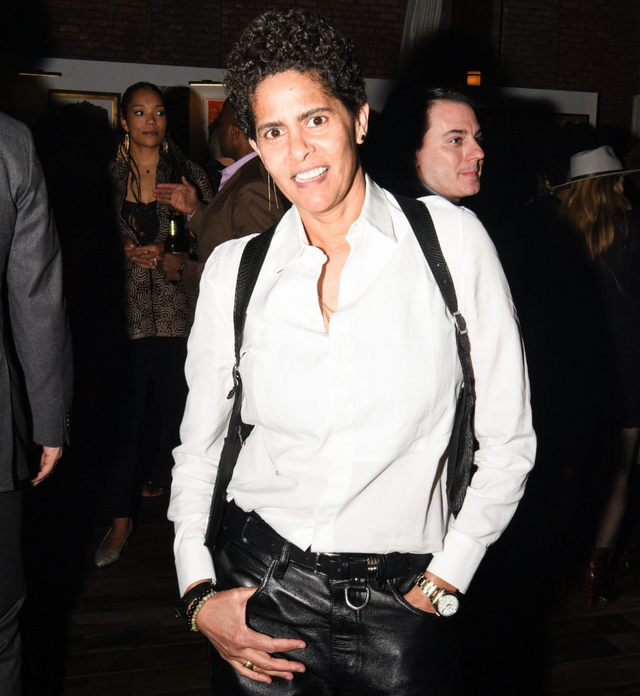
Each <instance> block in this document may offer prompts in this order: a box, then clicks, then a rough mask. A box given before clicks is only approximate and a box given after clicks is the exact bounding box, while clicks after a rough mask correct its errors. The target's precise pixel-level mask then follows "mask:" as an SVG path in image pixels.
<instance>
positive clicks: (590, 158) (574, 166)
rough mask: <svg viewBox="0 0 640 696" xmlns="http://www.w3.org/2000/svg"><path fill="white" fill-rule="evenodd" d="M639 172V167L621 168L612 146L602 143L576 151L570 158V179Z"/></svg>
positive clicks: (577, 179)
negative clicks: (582, 150) (593, 147)
mask: <svg viewBox="0 0 640 696" xmlns="http://www.w3.org/2000/svg"><path fill="white" fill-rule="evenodd" d="M634 172H640V169H627V170H625V169H623V167H622V162H620V160H619V159H618V158H617V157H616V156H615V154H614V153H613V148H611V147H610V146H609V145H603V146H602V147H598V148H596V149H595V150H585V151H584V152H578V154H576V155H574V156H573V157H572V158H571V181H570V182H569V183H574V181H584V180H585V179H597V178H599V177H601V176H614V175H615V176H624V175H625V174H633V173H634Z"/></svg>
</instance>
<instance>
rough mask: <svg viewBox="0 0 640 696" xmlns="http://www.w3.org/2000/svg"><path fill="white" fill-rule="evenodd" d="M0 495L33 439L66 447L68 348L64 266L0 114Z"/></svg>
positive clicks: (23, 148) (16, 130)
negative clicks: (0, 299) (63, 294)
mask: <svg viewBox="0 0 640 696" xmlns="http://www.w3.org/2000/svg"><path fill="white" fill-rule="evenodd" d="M0 269H1V271H0V272H1V276H0V282H1V284H2V302H1V304H0V334H1V335H2V341H1V342H0V414H1V415H0V493H1V492H5V491H11V490H14V489H15V488H16V487H17V484H18V482H19V481H21V480H23V479H25V478H27V476H28V475H29V472H28V471H27V459H26V454H27V446H28V443H29V441H30V439H31V438H32V439H33V440H35V441H36V442H38V443H39V444H42V445H48V446H50V447H57V446H60V445H63V444H64V443H65V441H66V439H67V429H68V415H69V408H70V406H71V395H72V357H71V341H70V334H69V330H68V326H67V320H66V313H65V309H64V303H63V299H62V259H61V257H60V248H59V245H58V237H57V234H56V230H55V225H54V222H53V218H52V216H51V212H50V210H49V203H48V198H47V190H46V186H45V182H44V176H43V174H42V168H41V167H40V163H39V162H38V159H37V156H36V154H35V148H34V145H33V139H32V137H31V133H30V132H29V129H28V128H27V127H26V126H25V125H24V124H22V123H20V122H18V121H15V120H14V119H12V118H9V117H8V116H6V115H4V114H0Z"/></svg>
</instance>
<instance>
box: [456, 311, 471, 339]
mask: <svg viewBox="0 0 640 696" xmlns="http://www.w3.org/2000/svg"><path fill="white" fill-rule="evenodd" d="M453 318H454V320H455V322H456V328H457V329H458V333H459V334H460V335H461V336H464V335H465V334H467V333H469V330H468V329H467V322H466V320H465V318H464V317H463V316H462V314H461V312H460V310H458V311H456V312H454V313H453Z"/></svg>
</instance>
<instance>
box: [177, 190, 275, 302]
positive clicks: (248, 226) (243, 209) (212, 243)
mask: <svg viewBox="0 0 640 696" xmlns="http://www.w3.org/2000/svg"><path fill="white" fill-rule="evenodd" d="M231 185H233V184H232V182H231V181H230V182H229V183H228V184H227V186H231ZM284 212H285V208H284V205H283V199H282V196H281V195H280V194H279V193H278V203H277V207H276V201H275V198H272V200H271V205H269V198H268V190H267V185H266V182H265V181H263V180H262V179H261V180H259V181H257V180H255V179H253V180H250V181H247V182H246V183H245V184H243V185H242V186H239V187H237V190H236V191H234V192H233V194H232V195H230V196H228V197H227V198H226V200H225V201H224V205H221V206H220V207H219V208H218V207H216V200H215V198H214V200H213V201H212V202H211V204H210V205H209V206H208V208H201V209H199V210H198V211H197V212H196V213H195V215H194V216H193V217H192V218H191V220H190V222H189V225H188V227H189V229H190V230H192V231H193V232H194V234H195V235H196V237H197V238H198V253H199V254H200V261H188V262H187V264H186V266H185V269H184V272H183V276H182V278H183V282H184V289H185V292H186V293H187V294H188V295H195V294H197V292H198V287H199V285H200V277H201V276H202V271H203V269H204V265H205V263H206V261H207V259H208V258H209V256H211V253H212V252H213V250H214V249H215V248H216V247H217V246H218V245H219V244H222V242H226V241H228V240H230V239H238V238H240V237H244V236H246V235H248V234H255V233H256V232H264V231H265V230H266V229H269V227H271V226H272V225H273V224H274V223H276V222H277V221H278V220H280V218H281V217H282V216H283V215H284Z"/></svg>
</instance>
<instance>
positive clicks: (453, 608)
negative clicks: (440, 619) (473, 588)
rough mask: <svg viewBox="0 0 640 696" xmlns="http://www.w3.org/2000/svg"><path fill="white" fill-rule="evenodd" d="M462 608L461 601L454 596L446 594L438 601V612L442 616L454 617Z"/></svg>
mask: <svg viewBox="0 0 640 696" xmlns="http://www.w3.org/2000/svg"><path fill="white" fill-rule="evenodd" d="M459 607H460V600H459V599H458V598H457V597H456V595H454V594H445V595H443V596H442V597H440V599H439V600H438V603H437V606H436V608H437V610H438V612H439V613H440V615H441V616H453V615H454V614H455V613H456V612H457V611H458V608H459Z"/></svg>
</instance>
